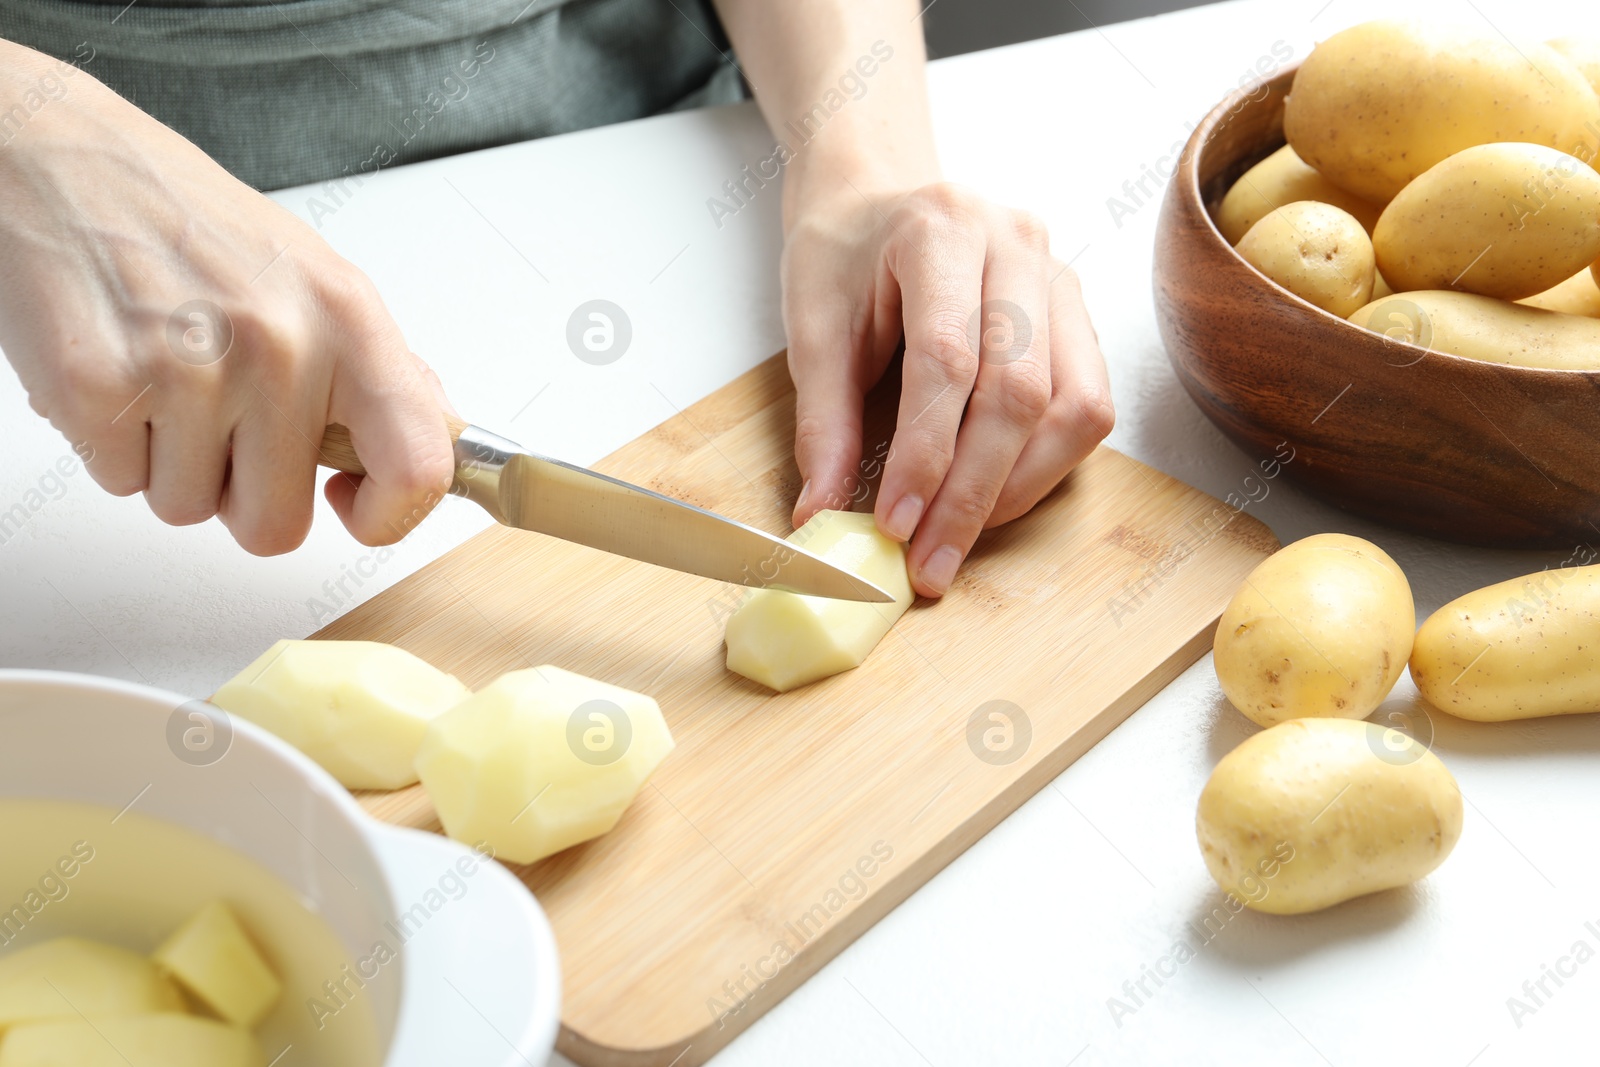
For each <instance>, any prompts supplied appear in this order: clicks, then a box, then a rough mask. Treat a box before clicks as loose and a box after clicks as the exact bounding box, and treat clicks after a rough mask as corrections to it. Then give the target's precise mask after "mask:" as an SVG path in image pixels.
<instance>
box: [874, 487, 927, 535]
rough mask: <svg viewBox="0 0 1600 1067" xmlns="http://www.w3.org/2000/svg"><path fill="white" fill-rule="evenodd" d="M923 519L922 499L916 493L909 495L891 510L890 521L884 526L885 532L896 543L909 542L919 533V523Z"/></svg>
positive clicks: (902, 498) (897, 502)
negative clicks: (913, 535) (912, 536)
mask: <svg viewBox="0 0 1600 1067" xmlns="http://www.w3.org/2000/svg"><path fill="white" fill-rule="evenodd" d="M921 519H922V498H921V497H920V496H917V495H916V494H915V493H907V494H906V495H905V496H903V497H901V498H900V499H899V500H898V501H896V502H895V505H894V507H893V508H891V509H890V510H889V519H888V521H887V522H885V523H884V525H883V532H884V533H886V534H888V535H889V536H890V537H892V538H894V539H895V540H896V541H909V540H911V535H912V534H914V533H916V532H917V523H918V522H919V521H921Z"/></svg>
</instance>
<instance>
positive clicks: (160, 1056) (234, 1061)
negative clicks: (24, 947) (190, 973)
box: [0, 1014, 267, 1067]
mask: <svg viewBox="0 0 1600 1067" xmlns="http://www.w3.org/2000/svg"><path fill="white" fill-rule="evenodd" d="M266 1062H267V1057H266V1054H265V1053H264V1052H263V1051H262V1049H261V1046H260V1045H259V1044H257V1043H256V1039H255V1038H254V1037H252V1036H250V1033H249V1032H248V1031H246V1030H241V1029H239V1028H238V1027H235V1026H229V1025H227V1024H226V1023H219V1022H214V1021H212V1020H210V1019H201V1018H197V1017H195V1016H193V1015H170V1014H163V1015H135V1016H128V1017H126V1018H116V1019H96V1020H95V1021H94V1022H90V1021H88V1020H87V1019H79V1018H76V1017H74V1018H73V1019H70V1020H66V1021H62V1022H52V1023H32V1024H30V1025H27V1026H19V1027H17V1028H16V1029H14V1030H12V1031H11V1032H10V1033H9V1034H7V1035H6V1038H5V1040H4V1041H3V1042H0V1067H265V1065H266Z"/></svg>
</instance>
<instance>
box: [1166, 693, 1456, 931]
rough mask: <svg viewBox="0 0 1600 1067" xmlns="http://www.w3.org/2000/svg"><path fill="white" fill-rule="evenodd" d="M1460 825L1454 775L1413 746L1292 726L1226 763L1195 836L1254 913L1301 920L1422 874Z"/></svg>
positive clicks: (1389, 733)
mask: <svg viewBox="0 0 1600 1067" xmlns="http://www.w3.org/2000/svg"><path fill="white" fill-rule="evenodd" d="M1461 818H1462V806H1461V791H1460V789H1459V788H1457V786H1456V781H1455V779H1454V778H1453V777H1452V776H1451V774H1450V772H1449V771H1448V770H1446V769H1445V765H1444V764H1443V763H1441V762H1440V761H1439V757H1437V756H1435V755H1434V754H1433V753H1432V752H1429V751H1428V750H1427V749H1426V748H1425V747H1423V746H1422V745H1421V744H1420V743H1418V742H1417V740H1416V739H1415V738H1413V737H1408V736H1406V735H1405V734H1403V733H1401V732H1400V731H1398V730H1393V729H1387V728H1385V727H1381V726H1378V725H1376V724H1374V723H1370V722H1359V721H1353V720H1350V719H1296V720H1295V721H1293V722H1286V723H1283V724H1281V725H1279V726H1274V727H1272V728H1271V729H1270V730H1263V731H1262V732H1261V733H1259V734H1256V735H1255V736H1254V737H1251V738H1250V739H1249V740H1247V741H1245V742H1244V743H1243V744H1241V745H1240V746H1239V747H1238V748H1236V749H1234V750H1233V751H1232V752H1230V753H1228V754H1227V755H1226V756H1224V757H1222V760H1221V761H1220V762H1218V764H1217V767H1216V770H1214V771H1213V772H1212V773H1211V778H1210V780H1209V781H1207V782H1206V786H1205V789H1204V790H1202V791H1201V793H1200V806H1199V811H1198V812H1197V813H1196V816H1195V830H1196V834H1197V836H1198V837H1199V839H1200V853H1201V855H1202V856H1203V857H1204V858H1205V863H1206V869H1207V870H1209V871H1210V872H1211V877H1212V878H1214V879H1216V882H1217V885H1219V886H1221V887H1222V888H1223V889H1225V890H1227V891H1228V892H1229V893H1231V894H1233V895H1234V896H1235V897H1237V898H1238V899H1239V901H1240V902H1241V903H1242V904H1244V905H1245V906H1247V907H1250V908H1254V909H1255V910H1256V911H1263V912H1267V913H1269V914H1272V915H1298V914H1301V913H1302V912H1308V911H1316V910H1318V909H1320V908H1326V907H1329V906H1331V905H1334V904H1338V903H1339V902H1340V901H1344V900H1349V899H1351V898H1352V897H1359V896H1362V895H1364V894H1367V893H1374V892H1377V891H1378V890H1380V889H1392V888H1394V887H1396V886H1402V885H1408V884H1410V883H1411V882H1415V881H1417V880H1418V879H1419V878H1422V877H1424V876H1426V875H1427V874H1428V873H1429V872H1431V871H1432V870H1434V869H1435V868H1436V867H1438V866H1439V864H1441V863H1443V862H1444V860H1445V857H1447V856H1449V855H1450V851H1451V849H1453V848H1455V845H1456V841H1457V840H1458V839H1459V838H1460V837H1461Z"/></svg>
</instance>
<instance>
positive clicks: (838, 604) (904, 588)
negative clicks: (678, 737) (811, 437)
mask: <svg viewBox="0 0 1600 1067" xmlns="http://www.w3.org/2000/svg"><path fill="white" fill-rule="evenodd" d="M789 540H790V541H793V542H795V543H796V544H799V545H804V546H805V548H806V551H808V552H810V553H812V554H813V555H817V556H820V557H822V558H823V559H825V560H827V561H828V562H829V563H832V564H834V565H835V566H838V567H842V568H844V569H845V570H847V571H849V572H850V573H852V574H855V575H858V576H859V577H861V578H864V579H866V580H867V581H869V582H871V583H872V584H873V585H875V586H877V587H878V588H879V589H882V590H883V591H884V592H886V593H889V594H890V595H891V596H893V597H894V602H893V603H891V604H864V603H860V602H858V601H852V600H834V599H831V598H829V597H816V596H802V595H800V594H799V593H788V592H784V591H783V590H780V589H757V590H754V591H752V592H751V593H750V594H749V595H748V596H746V598H745V600H744V602H743V603H742V604H740V605H739V608H738V610H736V611H735V612H734V613H733V614H732V615H730V616H729V617H728V628H727V635H726V638H727V643H728V669H729V670H730V671H733V672H734V673H736V674H742V675H744V676H745V677H746V678H749V679H750V680H751V681H754V682H760V683H761V684H762V685H764V686H766V687H767V688H769V689H776V690H777V691H778V692H780V693H782V692H785V691H787V690H790V689H793V688H795V687H796V686H801V685H805V684H806V683H807V682H814V681H816V680H817V679H819V678H826V677H828V676H829V675H830V674H838V673H840V672H841V671H847V670H850V669H851V668H852V667H857V666H860V665H861V662H862V660H864V659H866V658H867V655H868V654H869V653H870V652H871V651H872V650H873V649H874V648H876V647H877V644H878V642H879V641H881V640H883V636H884V635H885V634H887V633H888V632H889V630H890V628H891V627H893V626H894V624H895V620H897V619H899V618H900V616H901V615H903V614H905V610H906V608H908V607H910V606H911V602H912V600H914V599H915V598H916V597H915V594H914V593H913V592H912V591H911V579H910V577H909V575H908V574H907V573H906V550H905V546H904V545H902V544H900V543H899V542H897V541H894V540H891V539H890V538H888V537H885V536H884V535H883V534H882V533H880V532H878V526H877V523H876V522H875V521H874V519H873V517H872V516H871V515H870V514H861V513H857V512H850V511H819V512H817V513H816V514H815V515H813V516H812V517H811V521H809V522H807V523H806V524H805V525H804V526H802V527H800V529H798V530H796V531H795V532H794V533H793V534H791V535H790V537H789Z"/></svg>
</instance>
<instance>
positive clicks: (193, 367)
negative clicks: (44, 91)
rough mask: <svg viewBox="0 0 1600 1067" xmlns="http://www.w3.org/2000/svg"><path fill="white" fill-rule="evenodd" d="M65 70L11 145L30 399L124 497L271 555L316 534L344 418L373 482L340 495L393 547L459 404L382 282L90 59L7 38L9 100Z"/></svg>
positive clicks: (14, 304)
mask: <svg viewBox="0 0 1600 1067" xmlns="http://www.w3.org/2000/svg"><path fill="white" fill-rule="evenodd" d="M52 77H53V78H54V79H56V83H59V84H60V85H62V86H64V92H62V93H60V94H58V95H56V96H53V97H46V98H45V103H44V104H43V106H42V107H40V108H39V109H38V110H36V111H33V112H30V113H29V114H28V116H27V118H26V120H25V121H24V122H23V123H22V125H21V126H20V127H19V128H15V129H12V128H8V129H7V130H6V131H5V132H6V133H7V134H9V135H10V140H9V142H8V143H7V144H6V145H5V146H4V147H0V347H3V348H4V350H5V354H6V356H7V358H9V359H10V361H11V364H12V366H13V367H14V368H15V369H16V371H17V375H18V377H20V378H21V380H22V384H23V386H24V388H26V389H27V392H28V398H29V401H30V403H31V404H32V405H33V408H34V410H35V411H37V412H38V413H39V414H41V415H43V416H45V417H46V418H47V419H49V420H50V422H51V424H52V425H54V426H55V427H56V428H57V429H58V430H60V431H61V432H62V433H64V434H65V435H66V436H67V438H68V440H70V441H71V442H73V444H74V446H75V447H76V448H77V449H78V451H79V453H80V454H81V455H84V456H85V457H87V468H88V470H89V472H90V474H91V475H92V476H93V477H94V479H95V481H97V482H99V483H100V484H101V485H102V486H104V487H105V488H106V489H107V490H109V491H110V492H112V493H115V494H117V495H119V496H126V495H129V494H132V493H140V492H142V493H144V495H145V499H146V500H147V501H148V503H149V505H150V509H151V510H152V511H154V512H155V514H156V515H157V516H158V517H160V518H161V519H162V520H164V521H165V522H169V523H172V524H174V525H185V524H189V523H197V522H204V521H205V520H206V519H209V518H210V517H211V516H213V515H219V516H220V517H221V518H222V521H223V523H224V524H226V526H227V527H228V530H229V531H230V532H231V533H232V535H233V536H234V538H235V539H236V540H237V541H238V542H239V543H240V544H241V545H243V546H244V547H245V548H246V549H248V550H249V551H251V552H254V553H257V554H259V555H270V554H274V553H279V552H287V551H289V550H290V549H292V548H294V547H296V546H297V545H299V544H300V542H301V541H302V540H303V539H304V538H305V535H306V532H307V530H308V529H309V528H310V525H311V515H312V505H313V495H312V494H313V490H314V487H315V481H316V466H317V458H318V445H319V443H320V442H321V440H322V433H323V428H324V427H325V426H326V425H328V424H329V423H334V422H338V423H343V424H344V425H345V426H348V427H349V428H350V436H351V439H352V441H353V443H354V445H355V448H356V451H357V452H358V453H359V454H360V456H361V458H362V461H363V462H364V464H365V466H366V468H367V471H368V474H367V475H366V476H365V477H364V478H351V477H349V476H347V475H343V474H335V475H334V476H333V477H332V478H330V479H329V481H328V485H327V496H328V499H329V501H330V503H332V505H333V507H334V509H335V511H337V513H338V515H339V517H340V519H342V520H343V522H344V524H345V526H346V527H348V528H349V530H350V532H351V533H352V534H353V535H354V536H355V537H356V538H357V539H358V540H360V541H361V542H362V543H364V544H368V545H380V544H388V543H392V542H394V541H397V540H399V539H400V537H402V536H403V535H404V534H405V533H406V532H407V531H409V530H410V529H411V528H412V527H413V526H414V525H415V524H416V523H417V522H418V521H420V520H421V518H422V517H423V516H424V515H426V514H427V513H428V511H429V510H431V508H432V507H433V505H434V504H436V503H437V502H438V501H439V500H440V499H442V498H443V495H444V493H445V492H447V491H448V489H449V486H450V480H451V473H452V470H453V468H454V463H453V461H452V458H451V445H450V439H449V436H448V434H447V433H446V430H445V425H444V420H443V417H442V415H441V407H447V406H448V405H447V403H446V402H445V400H444V396H443V391H442V390H441V389H440V387H439V384H438V381H437V379H436V378H434V377H433V375H432V372H431V371H429V370H428V369H427V367H426V366H425V365H423V364H422V362H421V361H420V360H419V359H417V358H416V357H415V356H413V355H412V354H411V353H410V351H409V349H408V348H407V347H406V343H405V341H404V339H403V338H402V337H401V335H400V330H399V328H398V327H397V326H396V324H395V322H394V320H393V318H392V317H391V316H390V315H389V312H388V310H387V309H386V308H385V307H384V305H383V301H382V300H381V299H380V298H379V296H378V294H377V292H376V290H375V289H374V288H373V286H372V283H371V282H370V281H368V279H367V278H366V277H365V276H364V275H363V274H362V273H361V272H360V271H359V270H357V269H356V268H355V267H354V266H352V265H351V264H350V263H348V262H346V261H345V260H344V259H342V258H340V257H339V256H338V255H336V254H335V253H334V252H333V250H332V249H331V248H329V247H328V245H327V244H326V243H325V242H324V241H323V240H322V239H321V238H320V237H319V236H317V234H316V233H315V232H313V231H312V230H311V229H310V227H308V226H306V225H305V224H304V223H302V222H301V221H300V220H299V219H297V218H296V217H295V216H294V215H292V214H291V213H289V212H288V211H287V210H285V209H283V208H281V207H279V206H278V205H277V204H275V203H273V202H272V201H271V200H269V199H267V198H266V197H265V196H262V195H261V194H260V193H258V192H256V191H254V190H253V189H250V188H249V187H248V186H246V185H244V184H242V183H241V182H239V181H238V180H236V179H235V178H233V177H232V176H231V175H229V174H228V173H227V172H226V171H224V170H223V169H222V168H221V167H220V166H218V165H217V164H216V163H215V162H213V161H212V160H211V159H210V157H208V156H207V155H206V154H205V153H204V152H202V151H200V150H199V149H198V148H196V147H195V146H194V145H193V144H191V143H190V142H189V141H187V140H185V139H184V138H183V137H181V136H179V135H178V134H177V133H175V132H173V131H172V130H171V129H169V128H167V127H166V126H163V125H162V124H161V123H159V122H157V121H156V120H155V119H153V118H151V117H150V116H148V115H146V114H145V113H144V112H142V111H140V110H139V109H138V108H136V107H134V106H133V105H132V104H130V103H128V102H127V101H126V100H124V99H122V98H121V97H119V96H117V95H116V94H115V93H113V92H112V91H111V90H110V89H108V88H106V87H105V86H104V85H102V84H101V83H100V82H98V81H96V80H95V79H93V78H92V77H90V75H89V74H87V73H86V72H83V71H80V70H76V69H75V68H73V67H71V66H69V65H67V64H64V63H60V62H58V61H56V60H52V59H50V58H48V57H45V56H43V55H41V54H39V53H37V52H34V51H32V50H30V49H25V48H20V47H18V46H15V45H10V44H0V94H3V95H0V99H8V100H9V99H24V98H25V96H26V94H27V93H28V92H29V91H30V90H37V89H39V88H40V85H41V79H45V78H52ZM56 83H51V82H44V83H43V84H44V85H46V86H49V85H52V84H56Z"/></svg>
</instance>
